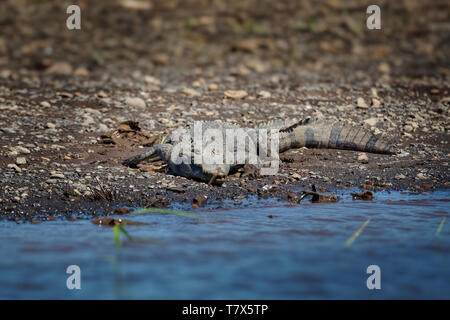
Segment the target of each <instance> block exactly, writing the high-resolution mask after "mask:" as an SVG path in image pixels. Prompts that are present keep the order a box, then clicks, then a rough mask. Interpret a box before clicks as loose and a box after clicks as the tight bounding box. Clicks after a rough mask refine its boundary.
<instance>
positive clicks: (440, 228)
mask: <svg viewBox="0 0 450 320" xmlns="http://www.w3.org/2000/svg"><path fill="white" fill-rule="evenodd" d="M445 219H446V218H445V217H444V218H442V221H441V223H440V224H439V227H438V228H437V230H436V233H435V235H436V236H438V235H439V233H441V230H442V228H443V227H444V223H445Z"/></svg>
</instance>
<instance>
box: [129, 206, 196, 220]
mask: <svg viewBox="0 0 450 320" xmlns="http://www.w3.org/2000/svg"><path fill="white" fill-rule="evenodd" d="M150 212H156V213H169V214H177V215H180V216H184V217H189V218H196V217H197V215H196V214H195V213H192V212H186V211H179V210H173V209H164V208H143V209H139V210H136V211H134V212H133V213H132V215H138V214H143V213H150Z"/></svg>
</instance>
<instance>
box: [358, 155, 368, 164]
mask: <svg viewBox="0 0 450 320" xmlns="http://www.w3.org/2000/svg"><path fill="white" fill-rule="evenodd" d="M358 161H359V162H362V163H368V162H369V157H368V156H367V154H365V153H360V154H358Z"/></svg>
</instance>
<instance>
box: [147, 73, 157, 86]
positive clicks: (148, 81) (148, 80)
mask: <svg viewBox="0 0 450 320" xmlns="http://www.w3.org/2000/svg"><path fill="white" fill-rule="evenodd" d="M144 81H145V82H147V83H150V84H154V85H157V86H159V85H160V84H161V81H160V80H159V79H157V78H155V77H153V76H148V75H147V76H145V77H144Z"/></svg>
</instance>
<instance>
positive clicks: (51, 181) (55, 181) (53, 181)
mask: <svg viewBox="0 0 450 320" xmlns="http://www.w3.org/2000/svg"><path fill="white" fill-rule="evenodd" d="M45 182H46V183H48V184H55V183H58V180H57V179H48V180H46V181H45Z"/></svg>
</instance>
